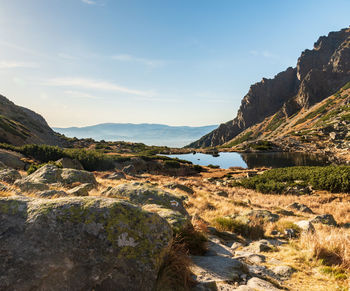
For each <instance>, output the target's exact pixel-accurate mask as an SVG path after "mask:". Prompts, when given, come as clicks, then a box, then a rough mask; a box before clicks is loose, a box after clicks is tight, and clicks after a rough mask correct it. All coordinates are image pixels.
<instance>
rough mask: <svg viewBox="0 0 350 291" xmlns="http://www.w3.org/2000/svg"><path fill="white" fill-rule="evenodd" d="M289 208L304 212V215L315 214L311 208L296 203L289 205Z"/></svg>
mask: <svg viewBox="0 0 350 291" xmlns="http://www.w3.org/2000/svg"><path fill="white" fill-rule="evenodd" d="M287 208H291V209H295V210H298V211H300V212H304V213H310V214H312V213H313V212H312V210H311V209H310V208H309V207H307V206H306V205H304V204H301V203H298V202H294V203H292V204H290V205H288V206H287Z"/></svg>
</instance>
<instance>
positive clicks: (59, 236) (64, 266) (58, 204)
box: [0, 197, 172, 291]
mask: <svg viewBox="0 0 350 291" xmlns="http://www.w3.org/2000/svg"><path fill="white" fill-rule="evenodd" d="M0 221H1V223H0V234H1V243H0V274H1V275H0V277H1V280H0V290H51V291H56V290H96V291H100V290H152V289H153V288H154V285H155V282H156V278H157V273H158V270H159V268H160V265H161V263H162V258H163V255H164V253H165V250H166V248H167V247H168V245H169V243H170V241H171V239H172V231H171V228H170V226H169V224H168V223H167V222H166V221H165V220H164V219H163V218H161V217H160V216H158V215H157V214H154V213H151V212H146V211H144V210H142V209H140V208H139V207H137V206H135V205H131V204H129V203H127V202H125V201H120V200H117V199H108V198H92V197H74V198H58V199H52V200H48V199H31V198H20V197H10V198H0Z"/></svg>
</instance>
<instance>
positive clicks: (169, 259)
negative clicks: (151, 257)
mask: <svg viewBox="0 0 350 291" xmlns="http://www.w3.org/2000/svg"><path fill="white" fill-rule="evenodd" d="M191 264H192V261H191V259H190V258H189V256H188V253H187V249H186V246H185V245H184V244H183V243H179V242H178V241H176V240H174V241H173V242H172V243H171V245H170V246H169V247H168V249H167V251H166V254H165V257H164V260H163V264H162V265H161V267H160V270H159V273H158V278H157V283H156V288H155V290H156V291H165V290H174V291H187V290H190V289H191V287H192V286H193V285H194V280H193V279H192V276H191V275H192V273H191V269H190V267H191Z"/></svg>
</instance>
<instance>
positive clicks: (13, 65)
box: [0, 61, 39, 69]
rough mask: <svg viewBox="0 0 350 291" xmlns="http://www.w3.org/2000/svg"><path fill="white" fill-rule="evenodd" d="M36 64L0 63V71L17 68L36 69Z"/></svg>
mask: <svg viewBox="0 0 350 291" xmlns="http://www.w3.org/2000/svg"><path fill="white" fill-rule="evenodd" d="M37 67H39V65H38V64H36V63H30V62H18V61H0V69H17V68H37Z"/></svg>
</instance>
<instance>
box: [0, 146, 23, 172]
mask: <svg viewBox="0 0 350 291" xmlns="http://www.w3.org/2000/svg"><path fill="white" fill-rule="evenodd" d="M22 159H24V156H23V155H22V154H20V153H17V152H13V151H8V150H4V149H0V161H1V163H2V164H3V165H5V166H6V167H10V168H13V169H18V170H24V168H25V166H26V164H25V162H23V160H22Z"/></svg>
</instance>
